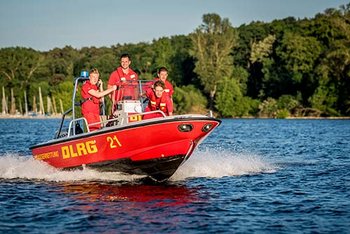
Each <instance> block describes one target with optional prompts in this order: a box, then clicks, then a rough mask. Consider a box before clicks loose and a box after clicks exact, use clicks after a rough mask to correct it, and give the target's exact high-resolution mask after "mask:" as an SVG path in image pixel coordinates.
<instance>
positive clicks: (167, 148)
mask: <svg viewBox="0 0 350 234" xmlns="http://www.w3.org/2000/svg"><path fill="white" fill-rule="evenodd" d="M87 79H88V78H87V77H78V78H76V79H75V86H74V92H73V98H72V108H71V109H70V110H68V111H66V112H65V113H64V114H63V117H62V122H61V125H60V127H59V130H58V131H57V132H56V135H55V138H54V139H52V140H49V141H47V142H43V143H40V144H37V145H34V146H31V147H30V149H31V151H32V153H33V156H34V158H35V159H37V160H42V161H44V162H46V163H48V164H50V165H51V166H53V167H56V168H61V169H76V168H91V169H95V170H97V171H101V172H124V173H129V174H138V175H146V176H149V177H150V178H152V179H154V180H156V181H159V182H162V181H166V180H167V179H169V178H170V177H171V176H172V175H173V174H174V173H175V171H176V170H177V169H178V168H179V166H180V165H181V164H182V163H184V162H185V161H186V160H187V159H188V158H189V157H190V156H191V154H192V153H193V151H194V150H195V149H196V147H197V146H198V145H199V144H200V143H201V142H202V141H203V140H204V139H205V137H207V136H208V135H209V134H210V133H211V132H212V131H213V130H214V129H215V128H216V127H217V126H219V125H220V123H221V121H220V120H219V119H216V118H213V117H211V116H207V115H197V114H193V115H191V114H190V115H188V114H187V115H174V116H165V115H164V113H162V112H161V114H162V116H163V117H158V118H152V119H145V120H143V119H142V116H144V115H147V114H150V113H151V112H142V109H143V108H142V103H143V101H144V100H142V99H141V100H121V101H119V102H118V103H117V104H118V105H117V106H118V109H117V110H116V111H115V112H114V117H113V118H111V119H108V120H106V121H102V122H101V124H102V126H103V127H102V128H101V129H100V130H97V131H93V132H90V131H89V126H88V124H87V122H86V120H85V119H84V118H76V117H75V112H76V110H75V109H79V108H77V107H76V106H77V105H76V104H75V103H76V101H75V99H76V93H77V89H78V86H79V82H80V81H84V80H87ZM137 86H138V87H139V88H140V89H142V85H141V84H138V85H137ZM70 112H72V119H71V120H70V121H65V116H66V115H67V114H68V113H70ZM158 112H159V111H158ZM65 123H66V124H68V127H67V128H66V129H65V130H64V128H63V125H64V124H65Z"/></svg>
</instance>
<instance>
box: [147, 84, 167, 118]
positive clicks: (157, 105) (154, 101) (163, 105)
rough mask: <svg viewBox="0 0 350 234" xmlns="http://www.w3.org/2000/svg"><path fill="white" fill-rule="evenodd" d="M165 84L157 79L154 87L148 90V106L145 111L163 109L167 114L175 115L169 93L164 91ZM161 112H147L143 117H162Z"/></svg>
mask: <svg viewBox="0 0 350 234" xmlns="http://www.w3.org/2000/svg"><path fill="white" fill-rule="evenodd" d="M164 90H165V84H164V82H163V81H161V80H157V81H156V82H154V84H153V88H150V89H149V90H147V91H146V95H147V97H148V99H149V102H148V106H147V107H146V109H145V112H149V111H155V110H161V111H163V112H164V114H165V115H167V116H171V115H173V102H172V101H171V98H170V97H169V95H168V94H167V93H165V92H164ZM162 116H163V115H162V114H160V113H152V114H145V115H144V116H143V119H150V118H156V117H162Z"/></svg>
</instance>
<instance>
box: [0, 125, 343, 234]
mask: <svg viewBox="0 0 350 234" xmlns="http://www.w3.org/2000/svg"><path fill="white" fill-rule="evenodd" d="M59 121H60V120H55V119H48V120H23V119H21V120H19V119H0V132H1V133H0V142H1V148H0V214H1V216H0V232H1V233H4V232H9V233H14V232H15V233H27V232H30V233H97V232H103V233H128V232H131V233H271V232H273V233H295V232H297V233H331V232H332V233H350V120H271V119H237V120H236V119H235V120H223V122H222V125H221V126H219V127H218V128H217V129H216V130H215V131H214V132H213V133H212V134H211V135H210V136H209V137H208V138H207V139H206V140H205V141H204V142H203V143H202V144H201V145H200V147H199V148H198V149H197V150H196V151H195V153H194V154H193V155H192V157H191V158H190V159H189V161H187V162H186V163H185V164H184V165H183V166H182V167H181V168H180V169H179V170H178V171H177V172H176V174H175V175H174V176H173V177H172V178H171V180H170V181H169V182H168V183H167V184H162V185H153V184H145V183H143V182H142V181H140V180H139V179H138V177H137V176H126V175H121V174H117V173H97V172H94V171H88V170H87V171H71V172H62V171H59V170H56V169H54V168H51V167H49V166H47V165H45V164H43V163H40V162H37V161H34V160H33V159H32V158H31V152H30V151H29V149H28V147H29V146H30V145H32V144H36V143H39V142H42V141H45V140H48V139H51V138H52V136H53V135H54V132H55V130H56V128H57V127H58V124H59Z"/></svg>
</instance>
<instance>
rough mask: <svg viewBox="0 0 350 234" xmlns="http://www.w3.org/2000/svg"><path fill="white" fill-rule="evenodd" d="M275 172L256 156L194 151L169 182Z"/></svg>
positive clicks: (272, 167) (273, 168)
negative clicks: (193, 178)
mask: <svg viewBox="0 0 350 234" xmlns="http://www.w3.org/2000/svg"><path fill="white" fill-rule="evenodd" d="M275 171H276V168H275V167H274V166H273V165H271V164H270V163H268V162H265V161H264V160H263V159H262V157H260V156H257V155H252V154H248V153H233V152H228V151H214V150H206V151H196V152H195V153H194V154H193V155H192V156H191V157H190V158H189V160H188V161H187V162H186V163H185V164H183V165H182V166H181V167H180V168H179V170H178V171H177V172H176V173H175V174H174V175H173V177H172V178H171V180H184V179H186V178H189V177H211V178H220V177H224V176H238V175H247V174H257V173H273V172H275Z"/></svg>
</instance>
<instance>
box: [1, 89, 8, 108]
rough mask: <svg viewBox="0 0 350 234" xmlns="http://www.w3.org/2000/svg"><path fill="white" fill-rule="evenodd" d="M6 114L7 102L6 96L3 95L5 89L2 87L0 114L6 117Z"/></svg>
mask: <svg viewBox="0 0 350 234" xmlns="http://www.w3.org/2000/svg"><path fill="white" fill-rule="evenodd" d="M7 113H8V107H7V101H6V95H5V88H4V86H2V114H3V115H6V114H7Z"/></svg>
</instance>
